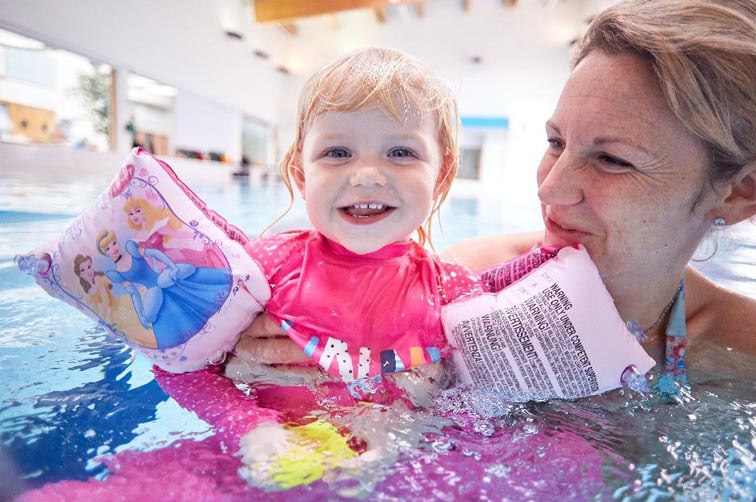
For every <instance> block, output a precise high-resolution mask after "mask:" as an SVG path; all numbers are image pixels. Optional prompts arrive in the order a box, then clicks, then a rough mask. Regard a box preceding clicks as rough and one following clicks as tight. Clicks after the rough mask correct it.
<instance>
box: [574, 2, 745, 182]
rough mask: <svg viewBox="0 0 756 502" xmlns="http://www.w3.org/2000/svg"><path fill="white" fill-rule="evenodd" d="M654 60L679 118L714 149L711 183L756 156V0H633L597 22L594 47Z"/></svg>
mask: <svg viewBox="0 0 756 502" xmlns="http://www.w3.org/2000/svg"><path fill="white" fill-rule="evenodd" d="M593 50H600V51H603V52H605V53H607V54H610V55H618V54H633V55H636V56H639V57H641V58H643V59H644V60H646V61H648V64H649V65H650V67H651V68H652V70H653V72H654V75H655V76H656V79H657V81H658V83H659V86H660V88H661V90H662V92H663V93H664V96H665V97H666V100H667V102H668V103H669V106H670V107H671V109H672V112H673V113H674V114H675V116H676V117H677V118H678V119H679V120H680V122H682V124H683V125H684V126H685V127H686V128H687V129H688V130H689V131H690V132H691V133H693V135H695V136H696V137H698V138H699V139H700V140H701V141H702V143H703V145H704V146H705V147H706V149H707V151H708V152H709V169H708V179H709V182H710V184H711V185H712V187H716V186H717V184H718V183H721V182H726V181H729V180H732V179H733V178H735V177H736V176H737V175H738V174H739V173H740V172H741V171H742V169H743V167H744V166H745V165H746V164H748V163H749V162H752V161H754V160H756V0H716V1H714V0H630V1H625V2H622V3H620V4H617V5H615V6H612V7H609V8H607V9H606V10H604V11H603V12H601V13H600V14H598V15H597V16H596V17H595V18H594V19H593V20H592V21H591V23H590V25H589V26H588V28H587V31H586V33H585V34H584V35H583V37H582V39H581V40H580V41H579V42H578V44H577V46H576V48H575V51H574V53H573V58H572V67H573V68H574V67H575V66H576V65H577V64H578V63H580V61H582V60H583V59H584V58H585V57H586V56H587V55H588V54H589V53H590V52H591V51H593Z"/></svg>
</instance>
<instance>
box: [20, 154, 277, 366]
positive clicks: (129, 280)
mask: <svg viewBox="0 0 756 502" xmlns="http://www.w3.org/2000/svg"><path fill="white" fill-rule="evenodd" d="M247 240H248V239H247V237H246V236H245V235H244V233H243V232H242V231H241V230H239V229H238V228H236V227H234V226H232V225H229V224H228V223H227V222H226V220H225V219H223V218H222V217H221V216H219V215H218V214H217V213H215V212H214V211H211V210H210V209H208V208H207V207H206V206H205V204H204V202H202V201H201V200H200V199H199V197H197V195H195V194H194V192H192V191H191V190H190V189H189V188H188V187H187V186H186V185H184V183H182V182H181V180H179V179H178V177H177V176H176V174H175V173H174V172H173V170H172V169H171V168H170V167H169V166H168V165H167V164H165V163H163V162H161V161H160V160H158V159H157V158H155V157H153V156H152V155H150V154H148V153H147V152H145V151H144V150H142V149H141V148H136V149H134V150H133V151H132V152H131V155H130V156H129V158H128V159H126V163H125V164H124V166H123V167H122V168H121V169H120V171H119V172H118V174H117V175H116V178H115V179H114V180H113V182H112V183H111V185H110V187H108V189H107V190H105V191H104V192H103V193H102V194H101V195H100V197H99V198H98V199H97V200H96V201H95V203H94V204H93V205H92V206H91V207H90V208H89V209H88V210H87V211H85V212H84V214H82V215H81V216H79V217H78V218H77V219H76V220H75V221H74V222H73V223H71V225H70V226H69V227H68V229H67V230H66V231H65V232H64V234H63V235H61V236H60V237H59V238H57V239H55V240H53V241H52V242H49V243H47V244H45V245H43V246H40V247H39V248H37V249H35V250H34V251H32V252H31V253H29V254H27V255H24V256H17V257H16V263H17V265H18V267H19V269H21V270H22V271H24V272H27V273H29V274H31V275H33V276H34V277H35V278H36V281H37V284H39V285H40V286H41V287H42V288H43V289H44V290H45V291H47V293H49V294H50V295H51V296H53V297H55V298H59V299H61V300H63V301H64V302H66V303H68V304H70V305H73V306H74V307H76V308H77V309H79V310H80V311H81V312H83V313H84V314H86V315H88V316H89V317H91V318H92V319H94V320H95V321H97V322H99V323H100V324H101V325H102V326H104V327H105V328H106V329H107V330H108V331H109V332H111V333H113V334H115V335H116V336H119V337H122V338H124V339H125V340H126V341H127V342H128V343H129V344H130V345H132V346H133V347H134V348H135V349H137V350H138V351H139V352H141V353H142V354H144V355H146V356H147V357H149V358H150V359H151V360H152V362H154V363H155V364H156V365H158V366H160V367H161V368H163V369H165V370H167V371H171V372H174V373H178V372H184V371H192V370H196V369H199V368H202V367H203V366H205V365H207V364H208V363H212V362H216V361H219V360H222V359H223V358H224V357H225V353H226V352H228V351H229V350H231V349H232V348H233V347H234V345H235V344H236V341H237V339H238V334H239V333H240V332H241V330H242V329H244V328H245V327H246V326H247V325H248V324H249V323H250V322H251V321H252V319H253V318H254V316H255V315H256V314H257V313H259V312H260V311H261V310H262V308H263V305H264V304H265V303H266V302H267V301H268V299H269V297H270V289H269V287H268V283H267V280H266V279H265V276H264V275H263V273H262V271H261V270H260V268H259V267H258V265H257V263H256V262H255V261H254V260H253V259H252V258H250V256H249V255H248V254H247V253H246V251H245V250H244V244H246V243H247Z"/></svg>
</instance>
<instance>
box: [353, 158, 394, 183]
mask: <svg viewBox="0 0 756 502" xmlns="http://www.w3.org/2000/svg"><path fill="white" fill-rule="evenodd" d="M350 181H351V183H352V186H364V187H369V186H383V185H385V184H386V175H385V174H384V172H383V170H382V169H381V168H380V167H379V166H378V165H377V164H376V163H375V162H359V163H358V164H357V165H355V166H354V170H353V171H352V174H351V176H350Z"/></svg>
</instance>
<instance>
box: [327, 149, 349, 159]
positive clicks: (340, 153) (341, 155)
mask: <svg viewBox="0 0 756 502" xmlns="http://www.w3.org/2000/svg"><path fill="white" fill-rule="evenodd" d="M325 156H326V157H331V158H334V159H345V158H347V157H351V155H350V154H349V151H348V150H347V149H346V148H331V149H330V150H328V151H327V152H326V153H325Z"/></svg>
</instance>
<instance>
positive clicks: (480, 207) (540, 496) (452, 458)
mask: <svg viewBox="0 0 756 502" xmlns="http://www.w3.org/2000/svg"><path fill="white" fill-rule="evenodd" d="M114 169H115V166H113V168H112V169H110V172H108V170H104V171H103V172H98V173H86V174H85V173H77V176H76V177H71V176H66V175H65V174H62V173H58V174H57V175H53V174H51V175H48V176H40V175H39V174H37V173H30V172H29V171H28V170H22V169H19V170H18V171H11V170H10V169H6V168H5V166H4V172H3V173H0V382H2V384H1V385H0V440H1V443H0V445H1V446H0V448H2V449H1V450H0V500H12V499H13V497H14V496H15V495H17V494H19V493H22V492H25V491H26V493H25V495H24V497H29V500H87V501H88V502H94V501H97V500H108V501H115V500H132V499H133V497H132V495H130V494H132V493H134V494H140V500H151V499H152V498H150V497H153V498H154V499H155V500H221V501H223V500H284V499H291V497H298V498H299V499H301V500H326V499H327V500H340V499H342V498H343V499H348V498H353V497H363V498H367V499H369V500H410V499H412V498H416V499H418V500H628V501H635V500H638V501H640V500H700V501H709V500H748V501H751V500H754V499H756V386H755V385H754V381H753V380H731V379H723V378H718V377H716V375H711V376H710V377H709V378H699V380H700V382H698V383H696V385H694V386H693V387H692V391H691V393H690V394H689V395H685V396H684V399H683V402H682V403H681V404H677V405H669V404H665V403H663V402H662V401H661V400H660V399H659V398H658V397H657V396H649V397H645V398H643V397H641V396H638V395H634V394H632V393H625V392H623V391H616V392H613V393H610V394H608V395H605V396H601V397H598V398H593V399H586V400H582V401H579V402H564V401H553V402H549V403H538V404H528V405H517V406H510V407H508V408H505V409H503V410H500V411H501V412H502V415H501V416H500V417H498V418H486V417H483V416H480V415H479V414H477V413H476V412H475V410H476V409H479V407H480V403H478V402H476V399H475V396H470V395H463V394H459V393H453V392H452V393H450V394H448V395H445V396H444V397H442V398H441V399H439V400H438V401H437V403H436V405H435V407H433V408H432V409H431V410H430V411H428V412H422V411H416V412H413V413H410V412H407V411H405V410H401V409H396V408H390V409H383V410H380V411H376V410H375V409H371V408H370V407H364V408H360V409H356V410H344V409H341V408H338V407H337V406H326V405H324V406H323V408H322V410H321V411H320V413H321V414H322V416H323V417H325V418H327V419H328V420H329V421H331V422H333V423H336V424H339V423H341V424H347V423H348V424H350V426H355V427H356V425H355V424H359V423H363V426H365V425H364V424H365V423H367V424H380V426H379V428H380V430H379V431H373V432H374V433H376V434H383V435H384V436H385V437H386V438H387V439H386V442H387V445H388V446H387V451H388V450H390V452H389V454H387V457H386V458H388V459H389V460H390V461H386V462H383V463H379V464H376V465H377V468H375V469H371V470H369V471H368V470H365V471H364V472H353V473H344V472H342V473H340V474H339V476H335V477H334V476H331V478H329V476H328V475H326V476H324V478H323V480H321V481H317V482H315V483H313V484H311V485H309V486H306V487H296V488H292V489H291V490H289V491H272V492H270V491H268V492H266V491H262V490H259V489H256V488H248V487H247V485H246V483H245V482H243V481H242V480H241V478H240V477H239V476H238V475H236V470H237V469H238V468H239V467H240V465H241V464H239V461H238V457H237V456H235V453H236V448H237V447H236V445H234V444H229V443H228V442H224V441H223V440H218V437H220V436H223V434H228V433H229V432H228V427H226V428H222V427H220V426H219V425H218V424H217V423H212V421H210V422H209V421H208V418H207V414H206V413H205V414H203V413H198V412H197V410H193V409H187V408H185V407H182V406H181V405H180V404H179V402H177V400H176V399H174V398H173V397H171V396H170V395H169V394H168V393H167V392H166V391H165V390H164V387H165V382H158V381H156V380H155V378H154V375H153V372H152V370H151V368H150V367H149V365H148V364H146V363H145V361H144V360H142V359H140V358H134V357H133V354H132V351H131V350H130V349H128V348H126V347H124V346H123V345H122V344H121V343H120V342H119V341H117V340H115V339H112V338H109V337H106V336H105V335H104V333H103V332H102V330H101V329H100V328H98V327H97V326H96V325H95V324H94V323H92V322H91V321H89V320H88V319H87V318H85V317H84V316H83V315H82V314H80V313H78V312H76V311H75V310H74V309H72V308H71V307H69V306H67V305H65V304H63V303H62V302H60V301H58V300H54V299H52V298H50V297H48V296H47V295H46V294H45V293H44V292H43V291H42V289H40V288H38V287H37V286H35V285H34V283H33V280H32V279H31V278H30V277H28V276H25V275H24V274H21V273H19V272H18V271H17V270H16V269H15V265H14V264H13V257H14V255H16V254H18V253H23V252H25V251H28V250H30V249H32V248H33V247H36V246H37V245H39V244H40V243H42V242H44V241H46V240H48V239H50V238H53V237H55V236H57V235H58V234H59V233H60V232H61V231H62V230H63V229H65V227H66V226H67V224H68V222H69V221H70V220H71V219H72V218H73V217H74V216H75V215H76V214H78V213H79V212H81V211H83V210H84V209H86V207H87V206H88V204H89V202H91V201H93V200H94V199H95V197H96V196H97V195H98V194H99V192H100V191H101V190H102V189H103V188H104V187H105V186H106V185H107V183H108V182H109V179H110V176H111V173H112V172H113V171H114ZM11 172H13V174H10V173H11ZM179 174H180V175H181V176H183V177H186V179H187V181H188V183H189V184H190V186H192V188H193V189H195V191H196V192H197V193H198V194H199V195H200V196H201V197H202V198H203V199H204V200H205V201H206V202H207V203H208V205H209V206H210V207H211V208H213V209H216V210H217V211H218V212H220V213H221V214H223V215H225V216H226V217H227V219H228V220H229V221H231V222H232V223H234V224H236V225H238V226H240V227H242V228H244V229H245V230H247V231H248V232H249V233H250V235H252V234H255V233H256V232H258V231H259V230H261V229H262V228H263V227H265V226H266V225H267V224H268V223H269V222H270V221H271V220H272V219H273V218H274V217H275V216H276V215H278V214H279V212H280V211H281V210H282V209H283V208H284V207H285V206H286V194H285V190H284V189H283V187H282V185H280V183H275V182H265V181H264V180H263V181H260V180H257V179H255V180H252V181H249V180H246V179H243V180H236V179H233V178H232V177H230V176H229V174H228V172H226V171H221V170H218V171H217V172H215V173H207V172H205V173H198V172H194V171H191V170H190V171H188V172H180V173H179ZM466 192H472V191H471V190H458V191H457V192H455V193H453V195H452V196H451V197H450V198H449V199H448V201H447V202H446V205H445V209H444V211H443V213H442V214H443V217H442V219H443V230H444V233H443V234H439V233H438V232H437V233H436V234H435V241H436V245H437V248H439V249H442V248H443V247H445V246H446V245H448V244H449V243H452V242H455V241H458V240H460V239H462V238H465V237H471V236H476V235H483V234H496V233H500V232H506V231H517V230H527V229H531V228H535V226H536V225H537V223H538V215H537V211H536V209H535V208H534V207H533V206H528V204H527V203H521V202H519V201H517V200H513V199H507V198H503V197H496V196H475V195H470V194H469V193H466ZM305 224H306V220H305V218H304V211H303V208H302V207H301V205H299V204H297V205H296V206H295V209H294V211H293V212H292V213H291V214H290V215H289V216H288V217H287V218H286V220H285V221H284V223H283V224H282V225H283V227H286V228H293V227H298V226H302V225H305ZM283 227H282V228H283ZM754 234H756V227H755V226H754V224H751V223H748V224H746V225H741V226H740V228H737V229H735V230H734V231H732V232H730V234H729V235H728V236H727V238H721V239H718V242H717V247H718V251H717V253H716V255H715V257H714V258H713V259H711V260H708V261H706V262H703V264H702V265H700V266H701V268H702V270H703V271H704V272H705V273H707V274H709V275H711V276H713V277H714V278H716V279H717V280H718V281H719V282H721V283H723V284H726V285H727V286H729V287H732V288H735V289H737V290H739V291H742V292H744V293H746V294H749V295H753V296H756V265H754V263H756V237H755V236H754ZM701 254H702V255H707V254H709V251H708V250H706V249H704V250H702V251H701ZM161 384H162V386H161ZM168 387H169V388H170V385H168ZM231 390H232V391H235V392H238V394H239V396H242V397H244V398H245V399H248V401H246V404H247V405H248V406H250V407H252V408H255V407H256V406H257V404H259V403H257V402H256V399H255V390H254V389H249V388H248V387H246V386H244V385H239V386H238V388H237V387H232V389H231ZM174 395H176V394H174ZM227 405H228V402H226V401H224V398H223V396H220V394H219V398H218V399H217V401H216V402H213V403H211V406H209V407H208V408H211V409H215V410H216V411H217V412H218V414H222V413H223V410H224V406H227ZM204 411H207V410H204ZM279 411H280V410H276V412H275V413H279ZM295 411H296V410H295ZM306 411H308V410H304V411H303V413H304V412H306ZM264 412H265V410H262V411H260V414H261V416H263V415H265V413H264ZM275 413H273V412H271V415H270V416H271V417H273V416H274V415H275ZM275 416H276V417H279V418H280V417H281V416H282V415H280V413H279V414H278V415H275ZM373 427H378V426H373ZM230 428H233V426H231V427H230ZM223 437H226V436H223ZM55 497H59V498H57V499H56V498H55ZM145 497H146V498H145Z"/></svg>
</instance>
